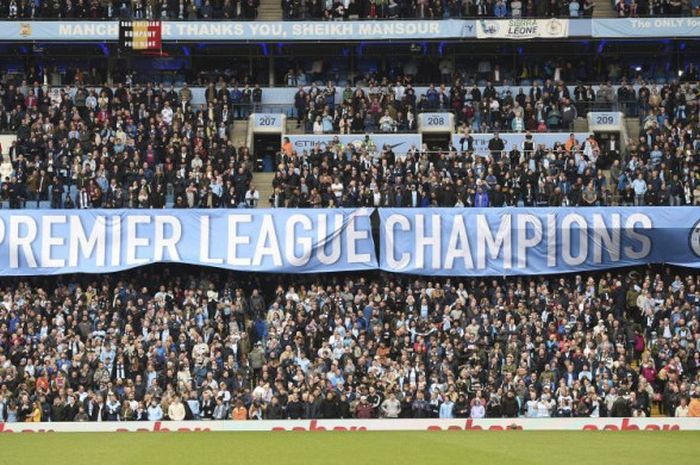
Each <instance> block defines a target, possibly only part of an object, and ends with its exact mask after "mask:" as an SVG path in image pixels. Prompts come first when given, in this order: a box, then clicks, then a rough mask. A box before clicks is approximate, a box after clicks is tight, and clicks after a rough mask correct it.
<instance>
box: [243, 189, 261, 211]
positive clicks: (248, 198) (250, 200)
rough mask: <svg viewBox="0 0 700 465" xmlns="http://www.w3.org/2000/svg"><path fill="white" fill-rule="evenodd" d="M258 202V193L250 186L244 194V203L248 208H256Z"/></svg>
mask: <svg viewBox="0 0 700 465" xmlns="http://www.w3.org/2000/svg"><path fill="white" fill-rule="evenodd" d="M259 201H260V192H258V191H257V190H256V189H255V186H253V185H251V186H250V189H248V192H246V193H245V203H246V205H247V206H248V208H257V206H258V202H259Z"/></svg>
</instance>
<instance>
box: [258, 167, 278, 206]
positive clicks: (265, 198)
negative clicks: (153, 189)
mask: <svg viewBox="0 0 700 465" xmlns="http://www.w3.org/2000/svg"><path fill="white" fill-rule="evenodd" d="M274 177H275V173H253V181H252V182H253V185H255V188H256V189H257V190H258V192H260V202H258V208H268V207H269V206H270V196H271V195H272V191H273V189H272V179H273V178H274Z"/></svg>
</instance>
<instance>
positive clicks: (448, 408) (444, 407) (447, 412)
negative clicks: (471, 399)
mask: <svg viewBox="0 0 700 465" xmlns="http://www.w3.org/2000/svg"><path fill="white" fill-rule="evenodd" d="M454 405H455V404H454V402H452V399H450V398H449V397H447V398H445V401H444V402H443V403H442V404H440V418H454V414H453V413H452V410H453V409H454Z"/></svg>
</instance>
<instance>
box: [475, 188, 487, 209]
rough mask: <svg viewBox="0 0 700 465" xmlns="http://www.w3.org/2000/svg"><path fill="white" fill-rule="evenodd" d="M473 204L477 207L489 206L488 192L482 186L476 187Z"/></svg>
mask: <svg viewBox="0 0 700 465" xmlns="http://www.w3.org/2000/svg"><path fill="white" fill-rule="evenodd" d="M474 206H475V207H477V208H486V207H488V206H489V194H488V193H487V192H486V191H485V190H484V189H483V188H482V187H477V188H476V194H474Z"/></svg>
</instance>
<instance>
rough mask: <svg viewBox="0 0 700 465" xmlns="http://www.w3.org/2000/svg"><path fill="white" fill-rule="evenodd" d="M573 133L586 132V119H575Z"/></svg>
mask: <svg viewBox="0 0 700 465" xmlns="http://www.w3.org/2000/svg"><path fill="white" fill-rule="evenodd" d="M574 132H588V118H585V117H579V118H576V119H575V120H574Z"/></svg>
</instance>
